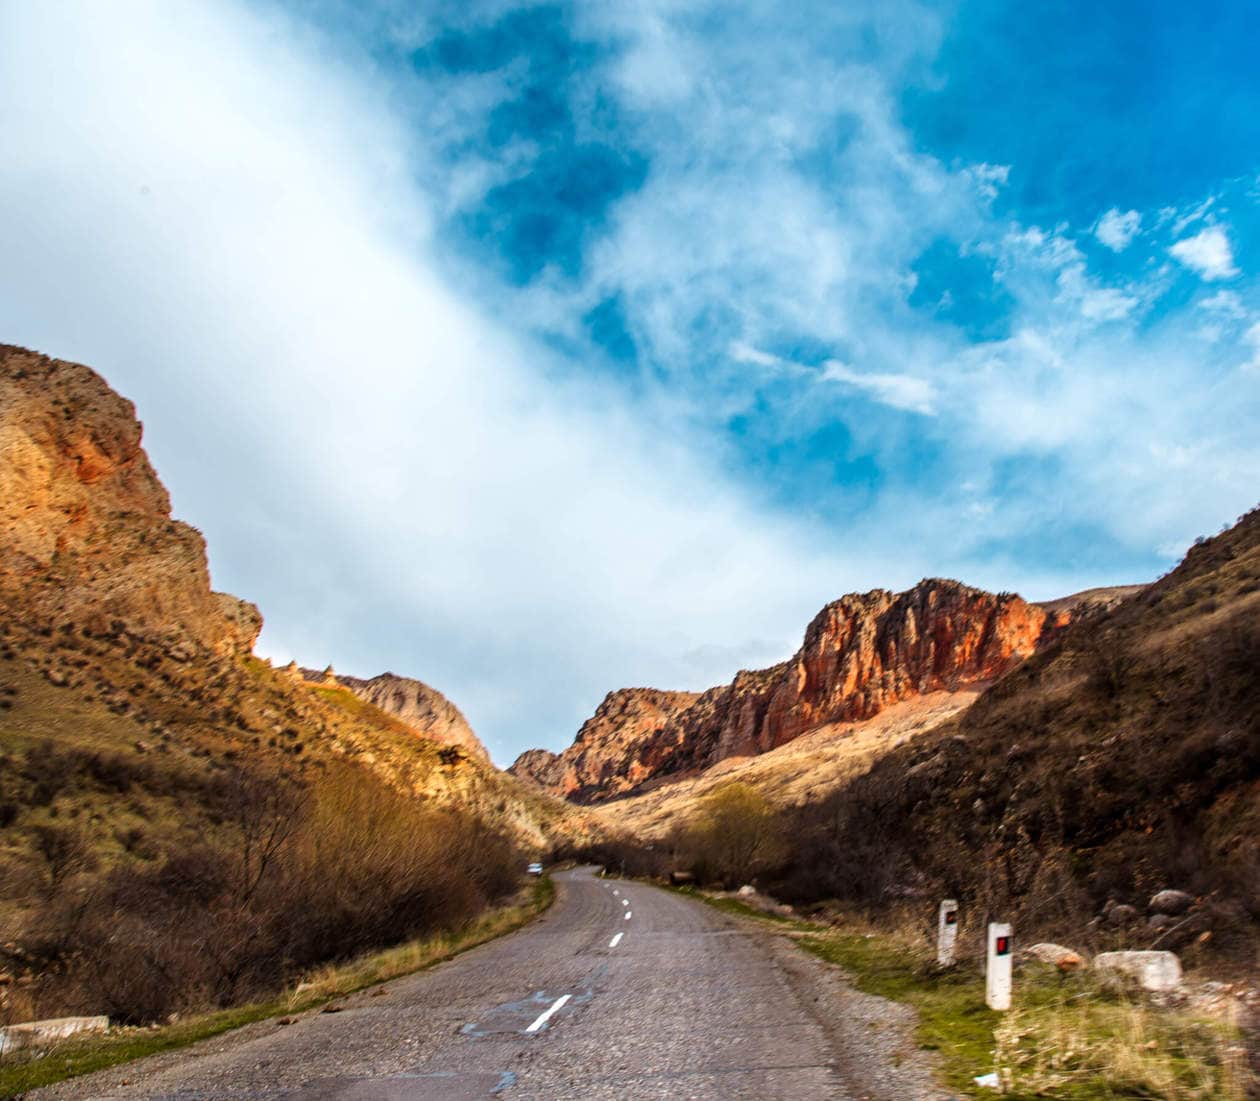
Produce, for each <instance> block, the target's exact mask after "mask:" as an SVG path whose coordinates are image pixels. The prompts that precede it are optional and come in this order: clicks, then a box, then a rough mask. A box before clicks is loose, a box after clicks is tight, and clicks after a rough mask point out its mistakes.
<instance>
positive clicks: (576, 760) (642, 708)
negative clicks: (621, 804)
mask: <svg viewBox="0 0 1260 1101" xmlns="http://www.w3.org/2000/svg"><path fill="white" fill-rule="evenodd" d="M699 698H700V697H699V695H697V694H696V693H695V692H662V691H659V690H657V689H655V688H622V689H619V690H618V691H616V692H609V693H608V695H607V696H605V697H604V700H603V702H602V703H601V704H600V705H599V707H597V708H596V709H595V714H594V715H592V716H591V717H590V718H589V719H587V720H586V722H584V723H583V724H582V728H581V729H580V730H579V731H578V734H577V738H576V739H574V742H573V745H571V746H570V747H569V748H568V749H566V750H565V751H564V753H562V754H559V755H557V754H555V753H549V752H548V751H547V750H545V749H531V750H527V751H526V752H524V753H522V754H521V755H520V756H519V757H518V758H517V759H516V761H515V762H513V764H512V767H511V768H509V769H508V771H509V772H511V773H512V774H513V775H515V776H519V777H522V778H524V779H528V780H532V781H533V782H534V783H536V784H539V785H541V786H542V787H544V788H546V789H548V790H549V791H552V792H554V793H556V794H559V795H564V796H566V797H570V798H576V799H583V798H586V797H589V796H590V795H591V794H592V793H599V792H603V791H605V790H625V789H626V788H628V787H634V786H636V785H637V784H640V783H643V782H644V781H646V780H649V779H651V778H652V776H653V775H655V773H656V772H657V771H658V769H659V768H660V766H661V765H662V764H663V763H664V762H663V759H661V758H659V757H658V754H657V750H658V748H660V747H661V746H663V745H665V744H667V741H666V739H665V731H666V729H667V727H668V726H669V724H670V723H671V722H672V721H673V720H675V719H677V718H678V717H679V716H680V715H682V714H684V713H686V712H687V711H688V710H689V709H690V708H691V707H692V706H693V705H694V704H695V703H696V701H697V700H698V699H699Z"/></svg>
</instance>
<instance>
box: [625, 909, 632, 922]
mask: <svg viewBox="0 0 1260 1101" xmlns="http://www.w3.org/2000/svg"><path fill="white" fill-rule="evenodd" d="M630 913H631V911H629V910H627V911H626V921H629V920H630Z"/></svg>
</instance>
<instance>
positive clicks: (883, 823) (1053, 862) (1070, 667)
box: [785, 511, 1260, 949]
mask: <svg viewBox="0 0 1260 1101" xmlns="http://www.w3.org/2000/svg"><path fill="white" fill-rule="evenodd" d="M791 828H792V829H793V831H794V836H797V837H799V838H801V839H802V840H801V841H800V842H799V844H798V846H797V857H796V860H795V863H794V867H793V868H792V869H791V871H790V872H789V873H788V874H787V876H786V879H785V887H786V888H787V889H789V890H790V891H791V893H793V894H795V895H796V896H797V897H815V898H817V897H825V896H838V897H846V898H856V899H860V900H863V901H867V902H872V903H884V902H888V901H890V900H893V899H895V898H898V897H905V896H907V895H919V894H925V895H930V894H933V893H935V892H939V891H945V892H947V893H957V894H959V895H960V896H961V897H963V898H965V899H968V900H971V901H972V902H974V903H978V904H979V905H980V906H981V907H983V908H984V909H986V910H988V911H990V912H995V911H998V910H1000V911H1002V912H1003V913H1008V914H1016V915H1022V916H1023V918H1024V920H1025V922H1026V923H1031V924H1033V925H1039V926H1042V927H1045V928H1053V927H1056V926H1058V927H1063V928H1071V929H1075V930H1077V931H1078V932H1079V931H1080V930H1081V929H1082V927H1083V926H1084V924H1085V923H1086V922H1088V921H1089V920H1090V919H1092V918H1093V917H1094V916H1095V915H1098V914H1099V913H1100V912H1101V910H1102V909H1103V907H1104V906H1105V905H1106V904H1107V903H1108V902H1109V901H1114V902H1122V903H1132V904H1134V905H1136V906H1137V907H1138V908H1139V910H1141V911H1144V910H1145V903H1146V900H1147V899H1148V898H1149V897H1150V895H1151V894H1152V893H1153V892H1154V891H1156V890H1159V889H1161V888H1164V887H1175V888H1180V889H1184V890H1187V891H1190V892H1191V893H1193V894H1195V895H1196V896H1198V897H1199V898H1200V904H1199V908H1198V909H1197V910H1196V913H1195V915H1194V920H1192V921H1190V922H1187V923H1186V925H1185V927H1184V928H1183V929H1181V930H1179V931H1178V932H1177V933H1176V934H1175V935H1170V934H1167V933H1164V932H1161V931H1160V930H1159V929H1157V928H1152V929H1150V930H1149V936H1147V935H1146V933H1143V934H1142V936H1143V937H1145V939H1147V940H1150V941H1153V942H1158V941H1162V943H1160V944H1159V946H1160V947H1169V946H1176V945H1178V944H1184V943H1185V942H1186V941H1187V939H1189V938H1196V939H1200V940H1201V941H1202V940H1206V939H1207V938H1205V937H1204V936H1203V934H1205V933H1211V935H1212V937H1213V938H1214V941H1213V943H1215V944H1224V946H1225V947H1227V948H1228V947H1230V946H1231V945H1232V946H1233V947H1236V948H1239V949H1242V948H1243V946H1245V945H1247V944H1248V943H1249V939H1250V934H1251V931H1252V930H1253V929H1254V924H1253V923H1254V921H1255V920H1256V918H1258V917H1260V511H1257V512H1253V513H1251V514H1249V515H1248V516H1246V517H1243V518H1242V519H1241V520H1240V521H1239V523H1238V524H1237V525H1236V526H1235V527H1233V528H1232V529H1230V530H1228V531H1226V532H1224V533H1222V534H1221V535H1219V536H1217V537H1215V538H1213V539H1208V540H1203V541H1200V542H1199V543H1198V544H1196V546H1195V547H1194V548H1193V549H1192V550H1191V551H1190V552H1189V554H1188V555H1187V556H1186V558H1185V560H1184V561H1183V563H1182V564H1181V565H1180V566H1179V567H1177V569H1175V570H1174V571H1173V572H1172V573H1170V574H1169V575H1168V576H1166V577H1164V578H1163V579H1161V580H1160V581H1158V582H1156V583H1155V584H1153V585H1151V586H1149V587H1148V588H1146V589H1144V590H1142V591H1140V592H1139V593H1137V594H1135V595H1133V596H1130V597H1129V598H1128V599H1127V600H1125V601H1124V602H1122V603H1121V604H1119V605H1118V606H1116V607H1115V608H1114V609H1112V610H1110V611H1109V612H1104V613H1100V614H1096V615H1093V616H1087V617H1086V618H1084V619H1083V620H1082V621H1081V622H1079V623H1077V624H1075V625H1074V626H1073V627H1072V628H1071V629H1069V630H1068V631H1066V632H1065V633H1064V635H1063V636H1062V637H1061V638H1060V639H1058V640H1057V641H1056V642H1055V643H1054V644H1053V645H1052V646H1051V647H1050V648H1048V649H1047V650H1045V651H1044V652H1042V653H1041V654H1039V655H1037V656H1035V657H1033V658H1031V659H1030V660H1029V661H1027V662H1026V663H1025V664H1023V665H1022V666H1021V667H1019V668H1018V669H1016V670H1015V671H1014V672H1013V673H1011V674H1009V675H1008V676H1007V677H1005V678H1004V679H1002V680H1001V681H1000V682H998V683H997V684H996V685H994V686H993V687H992V688H990V689H989V690H988V691H987V692H986V693H985V694H984V695H982V696H981V697H980V698H979V700H978V701H977V702H976V703H975V704H974V705H973V706H972V707H971V708H970V709H968V710H967V711H966V712H964V713H963V714H962V715H961V716H959V717H958V718H957V719H955V720H952V721H950V722H948V723H946V724H944V725H943V726H942V727H940V728H938V729H937V730H934V731H932V732H929V733H928V734H925V735H923V736H921V737H920V738H918V739H916V740H915V741H913V742H911V743H910V744H908V745H906V746H904V747H902V748H899V749H896V750H894V751H892V752H891V753H889V754H887V755H886V756H884V757H883V758H882V759H880V760H879V761H878V762H877V763H876V764H875V765H874V766H873V767H872V768H871V769H870V771H869V772H867V773H866V774H865V775H863V776H862V777H860V778H858V779H856V780H854V781H853V782H852V783H850V784H849V785H847V786H846V787H845V788H844V789H843V790H842V791H840V792H839V793H838V794H836V795H835V796H833V797H831V798H829V799H827V800H824V801H822V802H821V803H819V804H816V805H814V806H812V807H811V808H809V809H808V810H806V811H803V812H801V814H800V815H799V816H798V818H797V820H796V821H795V822H794V823H793V824H792V827H791ZM1135 936H1136V935H1135Z"/></svg>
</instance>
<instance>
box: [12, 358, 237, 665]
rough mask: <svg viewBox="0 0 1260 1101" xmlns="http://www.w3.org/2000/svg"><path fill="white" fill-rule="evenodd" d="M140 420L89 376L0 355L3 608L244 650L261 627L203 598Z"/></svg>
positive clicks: (197, 564)
mask: <svg viewBox="0 0 1260 1101" xmlns="http://www.w3.org/2000/svg"><path fill="white" fill-rule="evenodd" d="M140 436H141V428H140V423H139V422H138V421H137V420H136V415H135V408H134V407H133V406H132V404H131V403H130V402H129V401H126V400H125V399H123V398H121V397H119V396H118V395H117V394H115V393H114V392H113V391H112V390H111V389H110V388H109V386H108V385H107V384H106V383H105V381H104V380H103V379H102V378H101V377H100V376H99V375H97V374H96V373H95V372H93V371H91V370H89V369H88V368H87V367H82V366H79V365H78V364H74V363H64V362H62V361H60V360H54V359H49V358H47V357H46V356H41V355H37V354H35V353H33V352H28V351H26V350H24V349H21V348H14V347H11V346H8V345H0V604H2V605H4V606H7V607H11V608H20V609H22V612H23V614H24V615H25V616H28V617H30V619H31V620H32V621H33V622H41V623H46V624H50V625H61V624H65V623H71V624H74V625H76V626H87V627H89V628H95V629H97V630H101V631H103V630H107V629H109V628H110V626H111V624H113V623H115V622H119V623H121V624H123V625H124V626H125V628H126V629H127V630H129V631H131V632H133V633H138V634H142V635H153V636H155V637H159V636H160V637H167V638H170V639H171V641H172V642H173V643H174V642H176V641H178V642H179V643H180V644H188V643H192V644H194V645H197V646H202V647H205V648H206V649H208V650H211V651H214V652H216V653H220V654H226V653H231V652H235V651H248V650H251V649H252V648H253V645H254V642H255V640H256V639H257V637H258V632H259V630H260V629H261V627H262V617H261V616H260V615H259V614H258V609H257V608H255V607H254V606H253V605H252V604H247V603H246V602H244V601H241V600H237V599H236V598H235V597H232V596H228V595H227V594H225V593H214V592H211V590H210V575H209V572H208V570H207V566H206V550H205V542H204V540H203V539H202V537H201V535H200V533H199V532H198V531H197V530H196V529H194V528H192V527H190V526H189V525H187V524H183V523H180V522H178V521H176V520H172V519H171V503H170V498H169V497H168V495H167V493H166V490H165V488H164V487H163V486H162V483H161V482H160V481H158V478H157V475H156V474H155V473H154V471H153V468H152V466H150V465H149V460H148V457H147V456H146V455H145V453H144V450H143V448H142V447H141V446H140Z"/></svg>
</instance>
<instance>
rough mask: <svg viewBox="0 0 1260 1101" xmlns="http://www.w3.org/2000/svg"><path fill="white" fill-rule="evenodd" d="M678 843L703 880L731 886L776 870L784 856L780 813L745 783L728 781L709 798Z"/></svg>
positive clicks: (704, 800)
mask: <svg viewBox="0 0 1260 1101" xmlns="http://www.w3.org/2000/svg"><path fill="white" fill-rule="evenodd" d="M678 846H679V851H680V855H681V856H682V858H683V860H684V861H685V862H686V863H687V864H688V865H690V867H691V869H692V870H693V871H694V872H695V874H696V877H697V878H698V879H699V880H701V881H702V882H715V883H722V884H723V885H724V886H727V887H738V886H740V885H741V884H744V883H748V882H749V881H751V880H753V879H755V878H756V877H757V876H759V875H762V874H763V873H765V872H768V871H770V870H772V869H774V868H775V867H776V866H777V865H778V864H779V863H780V862H781V861H782V860H783V858H784V856H785V855H786V851H785V846H784V843H783V836H782V830H781V826H780V820H779V815H778V812H777V811H776V810H775V808H774V807H773V806H772V805H771V804H770V803H769V802H768V801H767V799H766V798H765V796H763V795H762V794H761V793H760V792H759V791H757V790H756V789H755V788H753V787H750V786H749V785H748V784H742V783H730V784H725V785H723V786H722V787H720V788H718V789H717V790H716V791H714V792H713V793H712V794H710V795H708V796H706V797H705V798H704V799H703V800H702V801H701V803H700V805H699V808H698V809H697V811H696V813H695V815H694V816H693V818H692V819H691V821H690V822H689V823H688V825H687V827H686V828H685V830H684V831H683V833H682V834H681V836H680V837H679V838H678Z"/></svg>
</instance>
